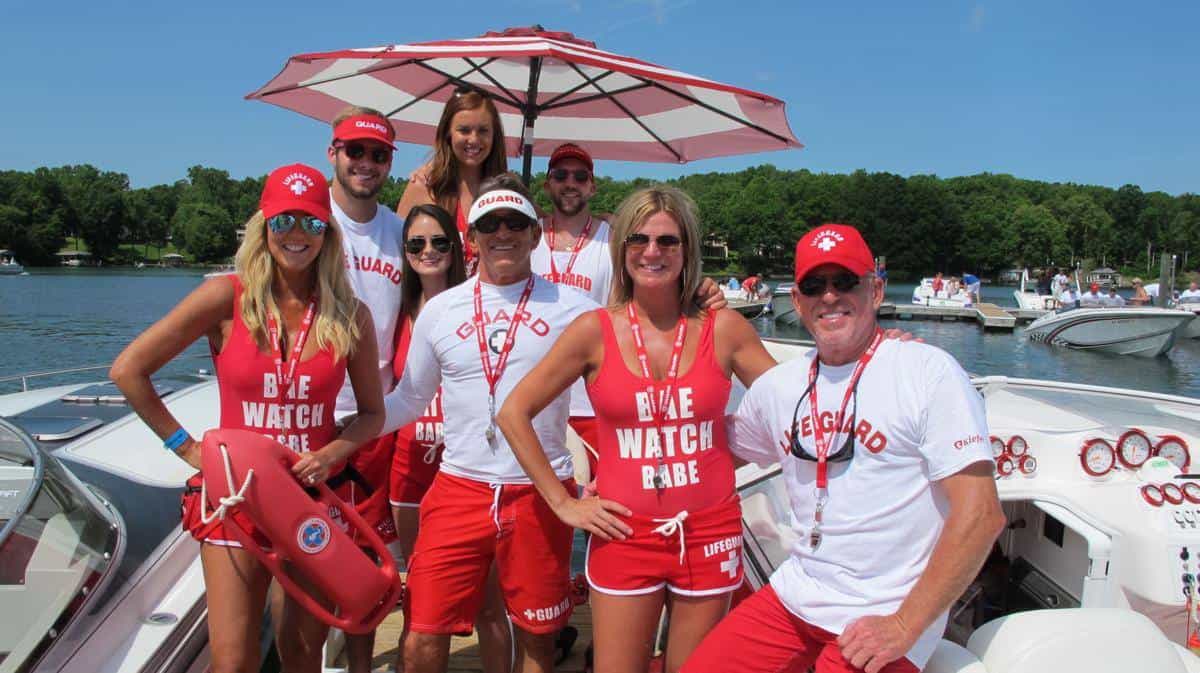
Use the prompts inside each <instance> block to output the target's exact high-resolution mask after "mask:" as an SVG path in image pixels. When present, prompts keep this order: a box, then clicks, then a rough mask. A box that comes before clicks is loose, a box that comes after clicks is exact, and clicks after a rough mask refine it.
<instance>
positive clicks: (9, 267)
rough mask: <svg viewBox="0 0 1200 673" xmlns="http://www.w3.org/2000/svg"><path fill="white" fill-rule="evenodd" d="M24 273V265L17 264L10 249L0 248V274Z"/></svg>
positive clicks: (14, 274) (13, 274) (15, 274)
mask: <svg viewBox="0 0 1200 673" xmlns="http://www.w3.org/2000/svg"><path fill="white" fill-rule="evenodd" d="M22 273H25V267H23V266H21V265H20V264H17V257H16V255H15V254H14V253H13V251H12V250H0V276H17V275H20V274H22Z"/></svg>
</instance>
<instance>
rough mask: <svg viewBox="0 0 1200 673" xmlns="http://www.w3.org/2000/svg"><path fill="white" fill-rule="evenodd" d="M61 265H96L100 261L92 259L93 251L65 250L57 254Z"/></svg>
mask: <svg viewBox="0 0 1200 673" xmlns="http://www.w3.org/2000/svg"><path fill="white" fill-rule="evenodd" d="M55 257H58V263H59V264H60V265H61V266H96V265H98V264H99V262H97V261H95V260H94V259H92V253H90V252H87V251H85V250H65V251H63V252H59V253H56V254H55Z"/></svg>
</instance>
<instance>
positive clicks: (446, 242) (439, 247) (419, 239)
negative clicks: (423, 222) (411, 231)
mask: <svg viewBox="0 0 1200 673" xmlns="http://www.w3.org/2000/svg"><path fill="white" fill-rule="evenodd" d="M426 240H428V241H429V245H431V246H433V249H434V251H436V252H440V253H442V254H443V255H444V254H446V253H448V252H450V247H451V246H452V245H453V244H452V243H451V242H450V239H449V238H446V237H445V236H431V237H429V239H426V238H425V237H424V236H413V237H412V238H410V239H408V240H407V241H405V242H404V252H407V253H408V254H410V255H419V254H421V253H422V252H425V241H426Z"/></svg>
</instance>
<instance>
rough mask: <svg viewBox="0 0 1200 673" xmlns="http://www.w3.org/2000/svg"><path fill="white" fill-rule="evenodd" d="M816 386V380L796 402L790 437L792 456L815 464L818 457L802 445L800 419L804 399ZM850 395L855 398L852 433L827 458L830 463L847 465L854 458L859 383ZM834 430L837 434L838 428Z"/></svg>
mask: <svg viewBox="0 0 1200 673" xmlns="http://www.w3.org/2000/svg"><path fill="white" fill-rule="evenodd" d="M815 384H816V381H815V380H814V381H813V382H812V383H810V384H808V387H807V388H805V389H804V392H803V393H801V395H800V399H799V400H797V402H796V408H795V409H794V410H793V411H792V432H791V435H790V436H791V447H790V448H791V452H792V455H793V456H795V457H796V458H799V459H800V460H810V461H812V462H814V463H815V462H817V457H816V456H814V455H813V454H811V453H809V452H808V449H805V448H804V445H802V444H801V443H800V422H799V417H800V405H802V404H804V398H806V397H808V394H809V393H811V392H812V389H813V386H814V385H815ZM850 395H851V396H852V397H853V398H854V406H853V407H852V408H851V411H850V432H849V434H847V435H846V440H845V441H843V442H842V445H841V446H840V447H838V450H837V451H834V452H832V453H830V454H829V455H828V456H826V457H825V460H826V461H828V462H830V463H845V462H847V461H849V460H850V459H851V458H853V457H854V426H855V425H857V423H858V381H855V382H854V390H853V391H851V392H850ZM841 425H842V427H846V424H845V423H842V424H841ZM834 430H835V432H836V428H835V429H834Z"/></svg>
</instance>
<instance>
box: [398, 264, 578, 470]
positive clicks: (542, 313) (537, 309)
mask: <svg viewBox="0 0 1200 673" xmlns="http://www.w3.org/2000/svg"><path fill="white" fill-rule="evenodd" d="M477 282H479V281H478V280H477V279H468V280H467V282H465V283H463V284H461V285H458V286H457V287H452V288H450V289H448V290H446V291H444V292H442V293H441V294H439V295H437V296H436V297H434V298H433V299H431V300H429V302H428V303H426V304H425V307H424V308H423V309H422V310H421V314H420V315H419V316H417V321H416V323H415V324H414V325H413V334H412V342H411V343H410V345H409V347H408V359H407V361H406V363H405V367H404V376H403V377H401V379H400V382H399V383H397V384H396V388H395V390H393V391H392V392H391V393H389V394H387V395H386V396H385V397H384V407H385V408H386V410H387V418H386V420H385V422H384V428H383V432H384V433H387V432H391V431H393V430H395V429H396V428H399V427H401V426H404V425H407V424H409V423H411V422H412V421H414V420H416V418H417V417H418V416H419V415H420V414H421V411H422V410H423V409H424V408H425V407H426V405H428V403H429V401H430V400H431V399H433V395H434V393H435V392H437V389H438V386H441V388H442V414H443V417H444V424H443V428H444V439H445V443H446V448H445V450H444V451H443V453H442V467H441V469H442V470H444V471H446V472H448V473H450V474H453V475H455V476H459V477H464V478H466V479H472V480H475V481H481V482H487V483H492V484H496V483H500V484H528V483H530V481H529V477H528V476H526V474H525V471H524V470H522V469H521V465H520V464H519V463H518V462H517V459H516V457H515V456H514V455H513V452H512V449H511V448H510V447H509V445H508V442H507V441H506V440H505V438H504V434H503V433H502V432H500V430H499V428H497V429H496V438H495V440H494V441H492V442H490V443H489V441H488V440H487V438H486V436H485V433H486V431H487V428H488V425H489V419H488V384H487V379H486V378H485V376H484V373H483V363H482V362H481V360H480V355H479V345H478V341H477V339H476V336H475V327H474V324H473V317H474V314H475V308H474V300H473V297H474V291H475V285H476V283H477ZM480 288H481V297H482V303H483V313H484V329H485V331H486V332H487V334H486V338H485V340H484V341H485V343H486V344H487V347H488V351H487V352H488V357H490V358H491V362H492V366H493V367H495V366H496V363H497V362H498V360H499V358H500V350H501V348H502V347H503V345H504V338H505V334H506V330H508V329H511V328H512V325H513V312H514V310H515V309H516V306H517V301H518V300H519V299H520V296H521V291H522V290H523V289H524V288H525V281H524V280H521V281H520V282H517V283H514V284H512V285H490V284H488V283H480ZM595 308H597V306H596V303H595V302H593V301H592V300H590V299H588V298H587V297H586V296H584V295H583V294H582V293H579V292H575V291H572V290H568V289H565V288H562V287H561V286H559V285H555V284H554V283H551V282H549V281H547V280H545V279H544V278H542V277H541V276H538V275H537V274H535V281H534V286H533V291H532V293H531V294H530V296H529V303H528V304H527V305H526V306H525V315H526V318H525V319H524V320H522V321H521V322H520V324H519V325H518V326H517V333H516V337H515V340H514V342H513V348H512V352H511V353H510V354H509V357H508V364H507V365H506V366H505V369H504V372H503V375H502V376H501V378H500V381H499V383H498V384H497V386H496V411H497V412H499V410H500V407H502V406H504V400H505V399H506V398H507V396H508V394H509V393H510V392H512V389H513V388H515V387H516V385H517V383H518V382H520V381H521V379H522V378H524V377H525V375H526V374H528V373H529V371H530V370H531V369H533V367H534V365H536V364H537V363H538V362H540V361H541V360H542V358H543V357H545V356H546V353H548V352H549V350H550V347H551V346H553V345H554V342H555V341H557V340H558V337H559V336H561V335H562V333H563V330H565V329H566V328H567V325H569V324H570V323H571V321H572V320H574V319H575V318H577V317H578V316H580V315H582V314H583V313H585V312H587V311H590V310H593V309H595ZM569 396H570V393H569V391H564V392H563V394H561V395H559V396H558V397H557V398H555V399H554V401H553V402H551V403H550V404H549V406H547V407H546V408H545V409H543V410H542V412H541V413H540V414H538V415H537V416H535V417H534V419H533V427H534V430H535V431H536V432H537V436H538V439H539V440H541V442H542V448H543V449H544V450H545V452H546V457H547V458H549V459H550V465H551V467H553V468H554V472H555V474H557V475H558V477H559V479H567V478H569V477H571V476H572V475H573V474H574V465H573V464H572V462H571V454H570V452H568V451H567V449H566V446H565V444H564V440H565V437H566V428H567V406H568V399H569Z"/></svg>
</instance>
